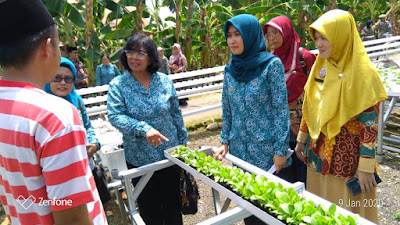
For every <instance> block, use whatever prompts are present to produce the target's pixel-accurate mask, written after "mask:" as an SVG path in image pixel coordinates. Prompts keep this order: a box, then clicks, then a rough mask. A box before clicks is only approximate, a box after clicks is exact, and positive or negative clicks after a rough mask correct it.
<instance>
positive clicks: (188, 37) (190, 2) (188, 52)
mask: <svg viewBox="0 0 400 225" xmlns="http://www.w3.org/2000/svg"><path fill="white" fill-rule="evenodd" d="M187 4H188V14H187V15H186V21H189V20H191V19H192V16H193V5H194V0H188V1H187ZM192 55H193V54H192V25H191V24H188V25H187V26H186V40H185V56H186V59H187V65H188V68H187V70H192Z"/></svg>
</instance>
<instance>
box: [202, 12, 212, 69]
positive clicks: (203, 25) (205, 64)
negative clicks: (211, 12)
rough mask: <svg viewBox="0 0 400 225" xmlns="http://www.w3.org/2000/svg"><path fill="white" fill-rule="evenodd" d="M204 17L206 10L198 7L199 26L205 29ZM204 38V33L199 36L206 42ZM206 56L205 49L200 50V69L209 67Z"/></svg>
mask: <svg viewBox="0 0 400 225" xmlns="http://www.w3.org/2000/svg"><path fill="white" fill-rule="evenodd" d="M205 17H206V10H205V9H204V8H200V28H201V29H206V25H205V24H204V20H205ZM206 39H207V37H206V35H201V36H200V40H201V42H203V43H206ZM208 58H209V55H208V51H207V49H206V50H203V51H202V52H201V60H200V61H201V62H200V63H201V68H202V69H203V68H209V67H210V65H209V64H208Z"/></svg>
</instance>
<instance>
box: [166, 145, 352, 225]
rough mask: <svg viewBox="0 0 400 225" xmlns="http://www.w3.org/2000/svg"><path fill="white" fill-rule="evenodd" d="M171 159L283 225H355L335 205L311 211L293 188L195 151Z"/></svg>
mask: <svg viewBox="0 0 400 225" xmlns="http://www.w3.org/2000/svg"><path fill="white" fill-rule="evenodd" d="M171 155H172V156H173V157H175V158H179V159H181V160H183V161H184V162H185V163H186V164H188V165H190V166H192V167H194V168H196V170H197V171H198V172H200V173H203V174H204V175H206V176H208V177H212V178H213V179H214V181H215V182H218V183H221V184H223V185H225V186H226V185H228V186H229V187H230V188H231V189H232V190H233V191H235V192H236V193H238V194H239V195H241V197H242V198H244V199H246V200H248V201H249V202H251V203H253V204H255V205H260V206H261V207H262V208H263V209H264V210H266V211H267V212H269V213H270V214H271V215H273V216H275V217H276V218H277V219H279V220H281V221H283V222H286V223H287V224H315V225H325V224H326V225H334V224H338V225H340V224H348V225H355V224H356V219H357V218H358V217H357V216H356V217H351V216H347V217H344V216H343V215H341V214H340V213H338V212H336V205H335V204H332V205H331V206H330V207H329V209H326V208H325V207H324V206H323V205H319V206H317V207H315V204H314V202H313V201H311V200H307V199H305V198H301V197H300V196H299V195H298V194H297V193H296V192H295V190H294V189H293V188H284V187H283V186H282V184H280V183H278V184H277V183H274V182H269V181H268V179H267V178H266V177H261V176H258V175H255V174H254V173H251V174H250V173H248V172H245V171H243V170H242V169H240V168H238V167H235V166H225V165H222V163H221V161H216V160H214V158H212V157H210V156H207V155H206V154H205V153H204V152H200V151H199V150H194V151H191V150H189V149H187V148H186V147H185V146H179V147H177V148H176V149H175V151H174V152H172V153H171Z"/></svg>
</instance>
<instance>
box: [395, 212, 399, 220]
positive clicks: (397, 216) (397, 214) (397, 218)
mask: <svg viewBox="0 0 400 225" xmlns="http://www.w3.org/2000/svg"><path fill="white" fill-rule="evenodd" d="M394 218H396V220H400V212H398V213H396V214H394Z"/></svg>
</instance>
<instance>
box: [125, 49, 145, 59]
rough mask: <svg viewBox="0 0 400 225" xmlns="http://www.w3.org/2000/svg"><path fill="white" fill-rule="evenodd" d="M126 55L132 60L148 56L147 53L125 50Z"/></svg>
mask: <svg viewBox="0 0 400 225" xmlns="http://www.w3.org/2000/svg"><path fill="white" fill-rule="evenodd" d="M125 54H126V56H127V57H130V58H133V57H136V58H138V59H144V58H146V56H147V53H146V52H143V51H135V50H125Z"/></svg>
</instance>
